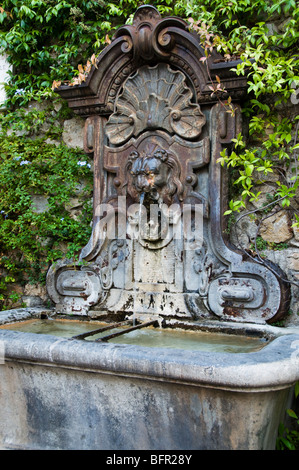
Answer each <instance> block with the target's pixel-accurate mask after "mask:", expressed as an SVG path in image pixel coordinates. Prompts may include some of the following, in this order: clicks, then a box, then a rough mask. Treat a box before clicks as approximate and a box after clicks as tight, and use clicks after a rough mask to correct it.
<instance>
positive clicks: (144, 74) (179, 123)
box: [106, 64, 206, 144]
mask: <svg viewBox="0 0 299 470" xmlns="http://www.w3.org/2000/svg"><path fill="white" fill-rule="evenodd" d="M192 95H193V93H192V91H191V90H190V88H188V87H187V86H186V83H185V77H184V75H183V74H182V73H181V72H179V71H176V72H175V71H173V70H171V69H170V67H169V66H168V65H166V64H158V65H156V66H155V67H148V66H144V67H141V68H140V69H138V71H137V72H136V73H135V74H134V75H133V76H130V77H128V79H127V80H126V82H125V83H124V85H123V91H122V93H121V94H120V96H118V98H117V99H116V101H115V111H114V113H113V114H112V115H111V116H110V118H109V120H108V123H107V125H106V132H107V135H108V138H109V141H110V143H111V144H123V143H124V142H126V141H127V140H128V139H129V138H130V137H132V136H133V135H134V136H135V137H137V136H138V135H139V134H141V133H142V132H144V130H145V129H148V130H154V129H164V130H165V131H167V132H169V133H170V134H173V133H175V134H177V135H179V136H180V137H182V138H184V139H195V138H196V137H198V136H199V135H200V133H201V129H202V127H203V125H204V124H205V122H206V119H205V117H204V115H203V114H202V112H201V110H200V107H199V106H198V104H194V103H191V98H192Z"/></svg>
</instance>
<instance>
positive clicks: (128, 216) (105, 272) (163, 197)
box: [47, 6, 289, 323]
mask: <svg viewBox="0 0 299 470" xmlns="http://www.w3.org/2000/svg"><path fill="white" fill-rule="evenodd" d="M203 55H204V51H203V50H202V48H201V46H200V45H199V41H198V40H197V39H196V37H195V36H194V35H193V34H191V33H190V32H189V31H187V25H186V23H185V22H184V21H182V20H180V19H178V18H165V19H162V18H161V16H160V15H159V13H158V11H157V10H156V9H155V8H153V7H150V6H144V7H141V8H140V9H139V10H138V11H137V12H136V15H135V18H134V21H133V24H132V25H126V26H124V27H122V28H120V29H119V31H118V32H117V33H116V35H115V38H114V40H113V41H112V43H111V44H110V45H109V46H107V48H106V49H105V50H104V51H103V52H102V54H101V55H100V57H99V63H98V68H97V69H93V70H92V72H91V74H90V77H89V78H88V80H87V82H86V83H84V84H82V85H80V86H77V87H69V88H68V87H62V88H61V89H60V90H59V93H60V94H61V96H63V97H65V98H66V99H67V100H68V102H69V105H70V107H71V108H73V109H74V110H75V111H76V112H78V113H79V114H81V115H83V116H86V125H85V138H84V146H85V150H86V152H87V153H90V154H93V156H94V168H95V170H94V175H95V176H94V178H95V181H94V217H93V231H92V236H91V238H90V240H89V242H88V243H87V245H86V246H85V247H84V248H83V249H82V251H81V254H80V261H79V263H73V264H72V263H70V262H69V261H67V260H66V261H62V262H60V263H58V264H57V265H56V266H53V267H52V268H51V269H50V271H49V274H48V281H47V283H48V290H49V294H50V296H51V297H52V299H53V301H54V302H55V304H56V310H57V311H58V312H63V313H74V312H76V313H78V314H83V315H86V314H88V315H90V316H93V317H96V316H97V315H98V313H99V311H104V312H107V314H110V315H114V314H115V313H118V314H119V313H121V314H122V315H123V316H124V315H126V314H130V313H132V312H136V313H137V314H151V315H152V314H155V315H160V316H161V317H165V318H181V317H183V318H191V317H192V318H195V319H198V318H208V319H213V318H221V319H223V320H230V321H245V322H257V323H263V322H266V321H273V320H276V319H278V318H280V317H281V316H282V315H283V314H284V313H285V312H286V311H287V305H288V299H289V293H288V288H287V286H286V285H285V284H284V283H283V282H282V281H281V278H280V276H279V271H278V268H277V267H276V266H274V265H272V264H270V263H267V264H262V263H260V262H254V261H253V260H249V259H245V258H244V255H243V254H242V253H239V252H238V250H237V249H236V248H235V247H233V246H231V245H229V243H228V242H227V240H226V239H225V238H224V230H223V229H224V228H225V224H224V219H223V213H224V210H225V207H226V206H225V204H226V191H227V185H226V173H225V170H224V169H223V168H222V167H221V166H220V165H219V164H218V163H217V160H218V158H219V156H220V152H221V151H222V150H223V149H224V148H228V149H229V148H230V146H231V145H232V139H234V138H235V137H236V135H237V134H238V132H240V125H241V112H240V106H239V104H238V102H237V101H238V99H239V98H240V97H242V90H244V88H245V86H246V80H245V79H244V78H240V77H233V76H232V75H231V72H230V69H231V68H232V64H227V63H225V62H224V61H222V58H221V56H219V55H218V54H215V53H212V55H211V58H209V60H208V67H209V73H207V69H206V64H203V62H202V61H201V60H200V58H201V57H202V56H203ZM219 64H220V65H219ZM216 73H217V75H218V76H219V77H220V79H221V81H223V82H224V85H225V87H226V89H227V90H228V91H229V92H230V95H231V96H232V99H233V108H234V113H232V114H228V113H227V112H226V110H225V109H223V107H222V106H221V105H220V104H219V103H218V101H217V98H215V96H214V97H211V96H210V86H211V83H210V77H213V76H214V74H216ZM70 88H71V89H70Z"/></svg>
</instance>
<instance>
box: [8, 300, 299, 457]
mask: <svg viewBox="0 0 299 470" xmlns="http://www.w3.org/2000/svg"><path fill="white" fill-rule="evenodd" d="M41 314H42V316H43V317H45V313H44V312H43V311H39V310H38V309H35V310H34V309H31V310H30V309H21V310H19V311H7V312H1V323H2V326H4V325H8V324H9V323H16V322H18V321H19V322H20V323H19V325H21V324H22V323H23V325H24V324H25V323H24V320H25V321H26V322H27V324H28V323H29V322H28V320H29V321H31V320H35V319H36V318H38V317H40V316H41ZM198 326H201V328H202V329H205V331H209V332H213V330H214V332H224V333H225V334H226V335H230V336H231V335H232V334H238V335H242V334H243V335H246V337H248V336H249V337H251V338H255V339H256V338H258V339H259V340H262V344H263V347H261V348H260V349H258V350H256V351H252V352H243V353H240V352H239V353H235V354H232V353H230V352H213V351H211V350H210V351H203V350H187V349H176V348H169V347H165V348H161V347H159V346H156V347H148V346H140V345H136V344H124V343H123V344H120V343H112V342H111V341H99V342H97V341H93V340H80V339H71V338H66V337H63V336H60V337H58V336H54V335H49V334H37V333H27V332H22V331H13V330H9V329H7V328H3V327H2V328H1V329H0V344H1V345H2V351H3V352H4V358H3V361H2V362H3V364H1V367H0V375H1V379H0V384H1V385H0V387H1V394H0V419H1V423H3V425H2V426H1V430H0V446H1V448H3V449H11V448H13V449H15V448H16V449H104V450H111V449H113V450H144V449H145V450H166V449H167V450H187V449H189V450H195V449H199V450H200V449H209V450H220V449H221V450H239V449H251V450H257V449H274V448H275V441H276V436H277V429H278V425H279V422H280V421H281V420H282V418H283V415H284V413H285V409H286V407H287V406H288V402H289V400H290V397H291V396H292V387H293V385H294V383H295V382H296V380H298V379H299V359H298V345H299V335H298V334H297V331H296V329H295V330H291V329H290V330H289V329H286V328H277V327H272V326H265V325H250V324H248V325H247V324H245V325H244V324H240V325H238V324H234V325H233V326H232V325H230V324H226V323H221V322H203V323H202V324H201V325H199V324H198ZM232 330H234V331H232ZM141 331H142V330H141ZM228 332H229V333H228ZM124 336H126V335H124Z"/></svg>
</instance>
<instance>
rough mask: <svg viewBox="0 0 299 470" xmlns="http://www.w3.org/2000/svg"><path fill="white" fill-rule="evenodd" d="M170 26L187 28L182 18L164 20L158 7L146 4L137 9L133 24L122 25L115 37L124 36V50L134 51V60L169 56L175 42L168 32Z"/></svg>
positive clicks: (126, 51) (148, 59)
mask: <svg viewBox="0 0 299 470" xmlns="http://www.w3.org/2000/svg"><path fill="white" fill-rule="evenodd" d="M170 26H174V27H177V28H179V29H182V30H184V31H185V30H186V23H185V21H183V20H181V19H180V18H168V19H167V20H163V19H162V18H161V15H160V13H159V12H158V10H157V9H156V8H154V7H152V6H150V5H144V6H142V7H140V8H139V9H138V10H137V12H136V14H135V16H134V20H133V24H132V25H125V26H123V27H121V28H120V29H119V30H118V31H117V32H116V34H115V36H114V37H115V38H117V37H120V36H123V39H124V43H123V45H122V51H123V52H124V53H128V52H131V51H132V52H133V58H134V60H137V61H140V60H141V59H143V60H146V61H150V60H152V59H153V58H154V57H155V56H156V57H160V58H161V57H167V56H169V53H170V51H171V49H173V47H174V44H175V42H174V39H173V36H172V35H171V34H170V33H169V32H168V27H170Z"/></svg>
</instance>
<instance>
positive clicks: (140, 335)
mask: <svg viewBox="0 0 299 470" xmlns="http://www.w3.org/2000/svg"><path fill="white" fill-rule="evenodd" d="M102 327H107V323H103V322H99V321H74V320H52V319H43V320H42V319H32V320H26V321H21V322H17V323H10V324H5V325H2V326H1V328H5V329H10V330H16V331H22V332H27V333H36V334H50V335H54V336H59V337H64V338H72V337H73V336H76V335H79V334H82V333H87V332H90V331H93V330H96V329H98V328H102ZM124 328H126V327H119V328H111V329H109V330H105V331H103V332H101V333H97V334H95V335H92V336H88V337H85V338H84V340H86V341H96V340H99V339H100V338H103V337H106V336H107V335H110V334H113V333H115V332H119V331H120V330H123V329H124ZM109 343H117V344H131V345H138V346H146V347H153V348H175V349H184V350H193V351H196V350H198V351H210V352H229V353H244V352H245V353H248V352H254V351H258V350H260V349H262V348H263V347H264V346H266V344H267V343H268V339H267V338H264V337H251V336H246V335H237V334H228V333H219V332H211V331H209V332H206V331H199V330H195V331H194V330H185V329H184V330H180V329H173V328H156V327H151V326H150V327H146V328H142V329H139V330H135V331H131V332H128V333H125V334H122V335H121V336H117V337H112V338H111V339H109Z"/></svg>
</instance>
